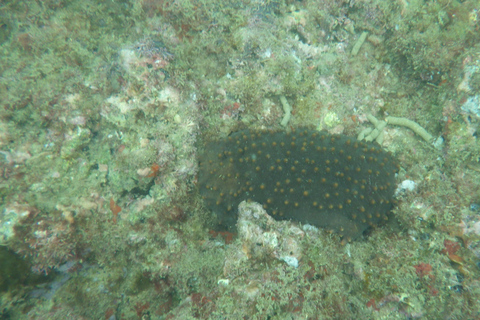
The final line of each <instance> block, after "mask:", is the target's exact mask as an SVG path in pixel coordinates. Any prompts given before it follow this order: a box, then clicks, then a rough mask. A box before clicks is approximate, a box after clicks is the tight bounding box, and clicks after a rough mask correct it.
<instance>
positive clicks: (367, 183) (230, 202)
mask: <svg viewBox="0 0 480 320" xmlns="http://www.w3.org/2000/svg"><path fill="white" fill-rule="evenodd" d="M397 169H398V165H397V162H396V161H395V160H394V158H393V157H392V155H391V154H390V153H387V152H386V151H384V150H383V149H382V148H381V147H380V146H379V145H378V144H376V143H366V142H360V141H357V140H356V139H355V138H351V137H347V136H344V135H331V134H328V133H325V132H319V131H315V130H308V129H301V130H299V129H297V130H294V131H292V132H288V133H287V132H284V131H250V130H243V131H239V132H236V133H233V134H232V135H230V136H229V137H228V138H227V139H224V140H221V141H214V142H210V143H208V144H207V145H206V146H205V149H204V152H203V154H201V155H200V170H199V174H198V185H199V188H200V194H201V195H202V197H203V198H204V199H205V201H206V204H207V206H208V207H209V208H211V209H212V210H213V211H214V212H215V213H216V214H217V215H218V217H219V220H220V224H221V225H223V226H224V227H226V228H230V227H232V226H234V225H235V223H236V221H237V206H238V204H239V203H240V202H241V201H243V200H251V201H255V202H258V203H260V204H262V205H263V207H264V208H265V209H266V210H267V212H268V213H269V214H270V215H272V216H273V217H274V218H276V219H283V220H284V219H290V220H294V221H298V222H301V223H309V224H312V225H315V226H318V227H323V228H326V229H328V230H332V231H336V232H338V233H340V234H341V235H342V236H343V237H344V238H345V239H347V240H351V239H355V238H358V237H359V236H360V235H361V234H362V233H363V232H364V231H365V230H366V229H368V228H369V227H370V226H375V225H378V224H380V223H382V222H384V221H386V220H388V218H389V214H390V209H391V208H392V202H393V194H394V191H395V173H396V172H397Z"/></svg>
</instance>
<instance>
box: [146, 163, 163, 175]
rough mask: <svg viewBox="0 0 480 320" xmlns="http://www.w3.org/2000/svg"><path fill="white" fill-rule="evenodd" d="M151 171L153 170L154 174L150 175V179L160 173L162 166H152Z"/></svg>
mask: <svg viewBox="0 0 480 320" xmlns="http://www.w3.org/2000/svg"><path fill="white" fill-rule="evenodd" d="M150 169H151V170H152V173H150V174H149V175H148V176H147V177H148V178H152V177H156V176H157V174H158V172H159V171H160V166H159V165H158V164H156V163H154V164H152V166H151V167H150Z"/></svg>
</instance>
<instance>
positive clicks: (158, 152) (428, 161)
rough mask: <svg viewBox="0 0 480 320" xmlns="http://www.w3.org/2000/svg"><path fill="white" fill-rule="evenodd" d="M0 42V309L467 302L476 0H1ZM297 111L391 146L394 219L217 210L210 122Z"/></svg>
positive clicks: (209, 311) (2, 313)
mask: <svg viewBox="0 0 480 320" xmlns="http://www.w3.org/2000/svg"><path fill="white" fill-rule="evenodd" d="M0 62H1V63H0V104H1V105H0V107H1V108H0V155H1V157H0V158H1V159H0V197H1V198H0V199H1V201H0V319H2V320H3V319H107V320H114V319H479V318H480V279H479V277H480V191H479V190H480V143H479V141H478V132H479V131H478V130H479V123H480V4H479V2H478V1H475V0H465V1H459V0H438V1H422V0H411V1H406V0H389V1H384V0H362V1H355V0H350V1H343V0H324V1H320V0H305V1H283V0H279V1H256V0H251V1H248V0H246V1H231V0H230V1H229V0H226V1H225V0H219V1H217V0H212V1H204V0H178V1H176V0H158V1H157V0H143V1H142V0H138V1H134V0H125V1H98V2H95V1H88V0H86V1H85V0H72V1H68V0H65V1H63V0H45V1H13V0H12V1H2V2H1V3H0ZM372 116H374V117H375V118H376V119H377V120H378V121H377V120H375V118H373V117H372ZM392 117H400V118H402V119H401V120H400V122H398V121H395V119H396V118H392ZM385 119H386V120H387V121H386V122H383V121H384V120H385ZM407 119H408V120H411V121H414V122H415V123H416V125H415V126H412V125H411V124H412V123H413V122H408V121H406V120H407ZM397 120H398V119H397ZM396 123H400V124H403V125H395V124H396ZM298 127H307V128H316V129H318V130H326V131H328V132H329V133H332V134H338V133H341V134H346V135H349V136H354V137H355V138H356V137H357V135H359V134H360V133H361V134H360V135H361V136H363V135H364V134H366V135H367V140H368V139H369V140H376V141H378V142H380V143H381V145H382V146H383V147H384V148H385V149H386V150H388V151H390V152H392V153H393V154H394V157H395V158H396V159H397V160H398V162H399V164H400V170H399V173H398V176H397V177H396V183H397V184H398V189H397V192H396V195H395V197H396V204H395V207H394V209H393V217H394V218H393V219H389V220H390V221H389V222H388V223H387V224H386V225H384V226H380V227H377V228H374V229H371V230H369V231H368V232H367V233H366V234H364V235H363V236H362V237H361V238H360V239H357V240H355V241H352V242H346V241H342V239H340V237H339V236H338V235H337V234H335V233H329V232H328V231H327V230H323V229H318V228H315V227H314V226H311V225H302V224H298V223H294V222H289V221H275V220H273V219H272V218H271V217H270V216H269V215H267V214H266V213H265V211H263V209H262V208H261V207H260V206H259V205H258V204H256V203H245V202H244V203H241V204H240V210H239V217H238V223H237V229H235V230H230V231H225V230H221V229H219V228H218V221H217V219H216V216H215V215H214V214H213V213H212V212H211V211H210V210H209V209H208V208H207V207H206V205H205V204H204V202H203V201H202V198H201V197H200V196H199V193H198V190H197V171H198V157H197V155H198V153H199V152H201V151H203V148H204V146H205V145H206V142H208V141H211V140H213V139H221V138H225V137H227V136H228V135H229V134H230V133H232V132H235V131H238V130H243V129H246V128H248V129H253V130H257V129H274V130H279V129H282V130H286V131H290V130H292V129H293V128H298ZM382 127H384V128H382ZM374 128H376V130H374V132H373V133H375V135H372V133H368V132H365V129H370V130H371V129H374ZM421 128H424V129H425V130H426V131H421V130H420V129H421ZM412 129H414V130H412ZM377 134H379V135H378V136H376V135H377ZM361 136H360V137H359V138H362V137H361ZM343 240H344V239H343Z"/></svg>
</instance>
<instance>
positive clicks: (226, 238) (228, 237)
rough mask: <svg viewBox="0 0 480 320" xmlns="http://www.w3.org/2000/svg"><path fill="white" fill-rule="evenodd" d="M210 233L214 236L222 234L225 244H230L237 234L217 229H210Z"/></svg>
mask: <svg viewBox="0 0 480 320" xmlns="http://www.w3.org/2000/svg"><path fill="white" fill-rule="evenodd" d="M208 233H209V234H211V235H212V237H214V238H216V237H217V236H221V237H222V238H223V240H224V241H225V244H230V243H232V242H233V237H234V236H235V234H234V233H231V232H228V231H215V230H210V231H209V232H208Z"/></svg>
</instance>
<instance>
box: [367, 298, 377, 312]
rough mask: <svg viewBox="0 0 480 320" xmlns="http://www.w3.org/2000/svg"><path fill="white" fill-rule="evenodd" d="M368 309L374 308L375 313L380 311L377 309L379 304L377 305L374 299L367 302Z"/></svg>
mask: <svg viewBox="0 0 480 320" xmlns="http://www.w3.org/2000/svg"><path fill="white" fill-rule="evenodd" d="M367 308H372V309H373V310H375V311H378V310H380V309H378V308H377V304H376V303H375V299H373V298H372V299H370V300H368V302H367Z"/></svg>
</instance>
